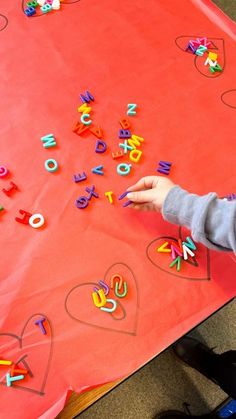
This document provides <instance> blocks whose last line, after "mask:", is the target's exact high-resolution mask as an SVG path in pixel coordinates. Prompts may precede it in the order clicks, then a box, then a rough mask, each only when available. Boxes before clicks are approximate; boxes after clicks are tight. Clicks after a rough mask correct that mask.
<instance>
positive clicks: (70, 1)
mask: <svg viewBox="0 0 236 419" xmlns="http://www.w3.org/2000/svg"><path fill="white" fill-rule="evenodd" d="M79 1H81V0H64V1H63V3H62V4H63V5H64V4H74V3H78V2H79ZM25 3H26V0H21V8H22V12H23V13H24V15H25V7H26V5H25ZM45 14H46V13H40V14H35V15H33V16H30V17H40V16H44V15H45Z"/></svg>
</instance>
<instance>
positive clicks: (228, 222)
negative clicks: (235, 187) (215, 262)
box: [162, 186, 236, 253]
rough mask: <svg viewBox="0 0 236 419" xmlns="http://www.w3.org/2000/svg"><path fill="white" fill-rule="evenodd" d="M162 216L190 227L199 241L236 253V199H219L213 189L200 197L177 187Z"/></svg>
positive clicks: (170, 196)
mask: <svg viewBox="0 0 236 419" xmlns="http://www.w3.org/2000/svg"><path fill="white" fill-rule="evenodd" d="M162 215H163V218H164V219H165V220H167V221H169V222H170V223H173V224H179V225H183V226H185V227H187V228H188V229H189V230H191V232H192V238H193V239H194V240H195V241H196V242H201V243H203V244H204V245H205V246H207V247H209V248H210V249H215V250H221V251H222V250H225V251H230V250H231V251H232V250H233V251H234V253H236V200H234V201H226V200H223V199H219V198H218V197H217V194H216V193H214V192H210V193H208V194H207V195H203V196H198V195H195V194H192V193H189V192H187V191H185V190H184V189H182V188H180V187H179V186H174V187H173V188H172V189H171V190H170V192H169V193H168V195H167V197H166V199H165V201H164V204H163V207H162Z"/></svg>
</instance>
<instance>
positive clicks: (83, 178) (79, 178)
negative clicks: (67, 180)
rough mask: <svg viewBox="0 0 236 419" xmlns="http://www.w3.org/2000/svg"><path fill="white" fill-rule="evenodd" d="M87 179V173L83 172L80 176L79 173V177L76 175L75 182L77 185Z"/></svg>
mask: <svg viewBox="0 0 236 419" xmlns="http://www.w3.org/2000/svg"><path fill="white" fill-rule="evenodd" d="M86 179H87V175H86V173H85V172H83V173H82V175H80V174H79V173H78V175H74V181H75V182H76V183H77V182H82V181H83V180H86Z"/></svg>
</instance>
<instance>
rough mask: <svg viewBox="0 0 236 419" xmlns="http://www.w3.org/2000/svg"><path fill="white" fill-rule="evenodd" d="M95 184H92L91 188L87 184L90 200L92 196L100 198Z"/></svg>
mask: <svg viewBox="0 0 236 419" xmlns="http://www.w3.org/2000/svg"><path fill="white" fill-rule="evenodd" d="M94 189H95V186H94V185H92V186H91V188H89V187H88V186H87V188H85V190H86V192H88V194H89V196H88V200H89V201H90V199H91V198H92V196H94V198H99V195H98V194H97V192H95V191H94Z"/></svg>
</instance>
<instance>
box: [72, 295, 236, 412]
mask: <svg viewBox="0 0 236 419" xmlns="http://www.w3.org/2000/svg"><path fill="white" fill-rule="evenodd" d="M190 335H191V336H193V337H196V338H198V339H199V340H201V341H202V342H205V343H207V344H208V345H209V346H210V347H216V349H215V351H216V352H217V353H222V352H224V351H226V350H229V349H232V348H233V347H234V349H235V342H236V301H235V300H234V301H233V302H231V303H229V304H228V305H227V306H225V307H224V308H223V309H221V310H220V311H219V312H217V313H215V314H214V315H213V316H212V317H211V318H210V319H208V320H206V321H205V322H204V323H203V324H202V325H200V326H199V327H198V328H197V329H195V330H194V331H193V332H192V333H191V334H190ZM226 398H227V395H226V394H225V393H224V392H223V391H222V390H221V389H220V388H218V387H217V386H216V385H215V384H214V383H212V382H211V381H209V380H208V379H207V378H205V377H204V376H202V375H201V374H199V373H198V372H197V371H195V370H193V369H191V368H189V367H188V366H186V365H185V364H183V363H182V362H180V361H179V360H178V359H177V358H176V357H175V355H174V354H173V352H172V350H171V349H168V350H167V351H165V352H164V353H163V354H161V355H159V356H158V357H156V358H155V359H154V360H153V361H151V362H150V363H149V364H148V365H146V366H145V367H143V368H142V369H141V370H140V371H138V372H137V373H136V374H134V375H133V376H132V377H130V378H129V379H127V380H126V381H125V382H124V383H122V384H120V385H119V386H118V387H117V388H116V389H114V390H113V391H111V392H110V393H109V394H108V395H106V396H105V397H103V398H102V399H101V400H100V401H98V402H97V403H95V404H94V405H93V406H92V407H90V408H89V409H87V410H86V411H85V412H83V413H81V414H80V415H79V416H78V419H152V418H153V417H154V416H155V414H156V413H157V412H161V411H162V410H166V409H180V410H183V408H182V406H183V403H184V402H187V403H188V404H189V405H190V406H191V407H190V409H191V412H192V413H194V414H204V413H208V412H209V411H211V410H213V409H214V408H216V407H217V406H218V405H219V404H220V403H221V402H222V401H224V400H225V399H226Z"/></svg>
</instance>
